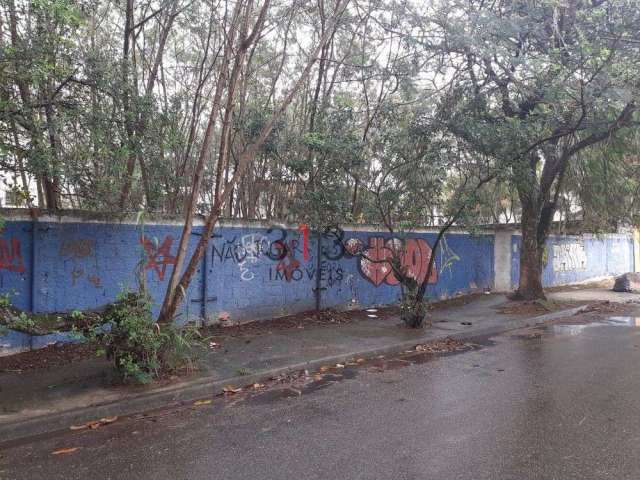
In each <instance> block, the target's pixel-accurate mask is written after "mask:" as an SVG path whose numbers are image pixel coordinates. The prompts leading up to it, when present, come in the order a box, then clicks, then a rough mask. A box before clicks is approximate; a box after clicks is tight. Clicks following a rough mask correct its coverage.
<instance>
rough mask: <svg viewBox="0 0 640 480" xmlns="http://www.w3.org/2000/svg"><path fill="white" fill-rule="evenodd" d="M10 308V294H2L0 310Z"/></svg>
mask: <svg viewBox="0 0 640 480" xmlns="http://www.w3.org/2000/svg"><path fill="white" fill-rule="evenodd" d="M10 306H11V294H10V293H3V294H1V295H0V308H8V307H10Z"/></svg>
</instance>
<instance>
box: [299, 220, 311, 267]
mask: <svg viewBox="0 0 640 480" xmlns="http://www.w3.org/2000/svg"><path fill="white" fill-rule="evenodd" d="M298 230H299V231H300V232H302V254H303V256H304V261H305V262H308V261H309V226H308V225H307V224H306V223H301V224H300V225H298Z"/></svg>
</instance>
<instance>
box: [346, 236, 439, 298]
mask: <svg viewBox="0 0 640 480" xmlns="http://www.w3.org/2000/svg"><path fill="white" fill-rule="evenodd" d="M354 248H355V246H354ZM398 250H400V261H401V264H402V266H403V267H404V268H405V269H406V271H407V273H408V275H409V276H410V277H411V278H413V279H415V280H416V281H417V282H418V283H422V282H424V279H425V278H426V276H427V270H428V269H429V259H430V258H431V247H430V246H429V244H428V243H427V242H426V240H424V239H422V238H410V239H408V240H405V241H404V242H402V241H401V240H400V239H397V238H394V239H385V238H383V237H370V238H369V245H368V246H367V247H366V248H364V250H363V255H361V256H359V261H358V267H359V270H360V273H361V274H362V276H363V278H365V279H366V280H368V281H369V282H371V283H373V284H374V285H375V286H376V287H378V286H380V285H382V284H383V283H385V284H387V285H398V284H399V283H400V281H399V280H398V279H397V278H396V275H395V274H394V272H393V269H392V268H391V265H390V263H389V262H388V261H385V260H388V259H391V258H392V256H393V253H394V251H398ZM437 281H438V272H437V269H436V268H434V269H433V270H432V271H431V275H430V276H429V281H428V283H431V284H434V283H437Z"/></svg>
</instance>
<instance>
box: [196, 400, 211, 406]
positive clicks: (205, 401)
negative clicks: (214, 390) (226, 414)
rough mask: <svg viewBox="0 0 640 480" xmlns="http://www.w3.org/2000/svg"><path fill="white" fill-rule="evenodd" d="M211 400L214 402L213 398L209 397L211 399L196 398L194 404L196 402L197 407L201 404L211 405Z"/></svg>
mask: <svg viewBox="0 0 640 480" xmlns="http://www.w3.org/2000/svg"><path fill="white" fill-rule="evenodd" d="M211 402H213V400H211V399H210V398H209V399H207V400H196V401H195V402H193V404H194V405H195V406H196V407H199V406H201V405H210V404H211Z"/></svg>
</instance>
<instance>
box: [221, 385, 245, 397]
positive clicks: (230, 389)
mask: <svg viewBox="0 0 640 480" xmlns="http://www.w3.org/2000/svg"><path fill="white" fill-rule="evenodd" d="M241 391H242V388H238V387H234V386H233V385H227V386H226V387H224V388H223V389H222V393H225V394H227V395H233V394H234V393H239V392H241Z"/></svg>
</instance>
